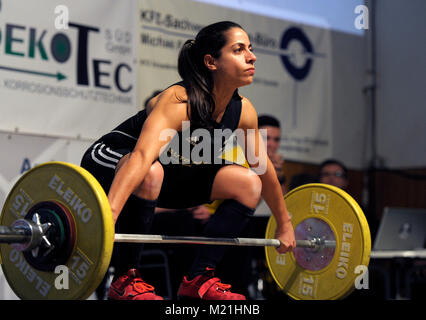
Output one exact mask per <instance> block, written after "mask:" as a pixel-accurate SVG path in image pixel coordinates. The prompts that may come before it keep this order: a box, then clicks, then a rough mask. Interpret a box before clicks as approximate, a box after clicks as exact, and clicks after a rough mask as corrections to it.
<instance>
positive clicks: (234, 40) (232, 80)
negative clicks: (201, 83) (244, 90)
mask: <svg viewBox="0 0 426 320" xmlns="http://www.w3.org/2000/svg"><path fill="white" fill-rule="evenodd" d="M225 36H226V38H227V42H226V44H225V46H224V47H223V48H222V49H221V55H220V57H219V58H218V59H214V60H215V61H214V62H215V69H213V70H212V72H213V78H214V79H215V81H217V80H221V79H223V80H225V81H226V82H227V85H233V86H236V87H237V88H238V87H242V86H245V85H248V84H251V83H252V82H253V76H254V62H255V61H256V56H255V55H254V53H253V51H252V46H251V43H250V39H249V37H248V35H247V33H246V32H245V31H244V30H242V29H240V28H231V29H229V30H228V31H226V32H225Z"/></svg>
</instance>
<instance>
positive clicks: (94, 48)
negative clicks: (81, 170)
mask: <svg viewBox="0 0 426 320" xmlns="http://www.w3.org/2000/svg"><path fill="white" fill-rule="evenodd" d="M137 9H138V3H137V1H133V0H120V1H116V0H90V1H86V0H43V1H28V0H3V1H1V9H0V17H1V19H0V97H1V117H0V129H1V130H4V131H12V132H16V131H17V132H23V133H36V134H45V135H48V136H60V137H81V138H86V139H95V138H97V137H99V136H100V135H101V134H103V133H105V132H107V131H108V130H110V129H111V128H112V127H113V126H115V125H117V124H118V123H120V122H121V121H122V120H124V119H125V118H127V117H128V116H129V115H131V114H134V113H135V112H136V111H137V104H138V101H137V75H138V71H137V69H138V63H137V39H136V32H137V21H138V20H137V19H138V18H137V16H138V15H137Z"/></svg>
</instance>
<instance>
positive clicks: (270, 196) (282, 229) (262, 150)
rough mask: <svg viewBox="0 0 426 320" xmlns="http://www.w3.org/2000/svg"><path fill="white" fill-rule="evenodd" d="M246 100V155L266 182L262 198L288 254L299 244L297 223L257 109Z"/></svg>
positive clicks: (243, 121) (243, 119) (242, 123)
mask: <svg viewBox="0 0 426 320" xmlns="http://www.w3.org/2000/svg"><path fill="white" fill-rule="evenodd" d="M242 103H243V108H242V113H241V119H240V123H239V128H242V129H243V130H244V131H245V134H246V144H245V150H244V151H245V156H246V159H247V162H248V164H249V166H250V167H251V168H252V169H253V170H254V171H255V172H256V173H257V174H258V175H259V178H260V180H261V181H262V197H263V199H264V200H265V201H266V203H267V205H268V206H269V208H270V209H271V211H272V214H273V215H274V218H275V220H276V222H277V229H276V232H275V233H276V237H277V239H279V240H280V241H281V243H282V245H281V246H280V247H279V248H278V252H280V253H284V252H286V251H288V250H291V249H292V248H294V247H295V238H294V231H293V226H292V224H291V220H290V216H289V214H288V211H287V207H286V205H285V201H284V197H283V194H282V189H281V185H280V183H279V181H278V178H277V174H276V172H275V168H274V166H273V164H272V162H271V160H270V159H269V157H268V155H267V153H266V147H265V144H264V142H263V139H262V137H261V135H260V133H259V129H258V126H257V113H256V110H255V109H254V107H253V105H252V104H251V103H250V101H249V100H248V99H246V98H244V99H243V101H242Z"/></svg>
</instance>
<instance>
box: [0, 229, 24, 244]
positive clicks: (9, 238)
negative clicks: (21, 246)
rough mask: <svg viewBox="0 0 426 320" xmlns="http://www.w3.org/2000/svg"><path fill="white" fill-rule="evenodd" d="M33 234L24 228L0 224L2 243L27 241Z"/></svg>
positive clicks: (0, 239) (0, 241) (0, 240)
mask: <svg viewBox="0 0 426 320" xmlns="http://www.w3.org/2000/svg"><path fill="white" fill-rule="evenodd" d="M30 240H31V234H30V233H28V232H27V231H26V230H24V229H19V228H12V227H7V226H0V243H26V242H29V241H30Z"/></svg>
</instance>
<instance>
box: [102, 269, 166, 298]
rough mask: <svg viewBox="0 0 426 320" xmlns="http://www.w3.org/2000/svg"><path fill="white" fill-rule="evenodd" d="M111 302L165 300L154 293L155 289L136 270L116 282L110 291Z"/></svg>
mask: <svg viewBox="0 0 426 320" xmlns="http://www.w3.org/2000/svg"><path fill="white" fill-rule="evenodd" d="M108 299H111V300H164V299H163V298H162V297H160V296H157V295H156V294H155V293H154V287H153V286H152V285H150V284H148V283H146V282H145V281H143V280H142V278H141V276H140V274H139V272H138V271H137V270H136V269H130V270H129V271H128V272H127V274H125V275H123V276H121V277H119V278H118V279H117V280H115V281H114V282H113V283H112V284H111V286H110V288H109V291H108Z"/></svg>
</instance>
